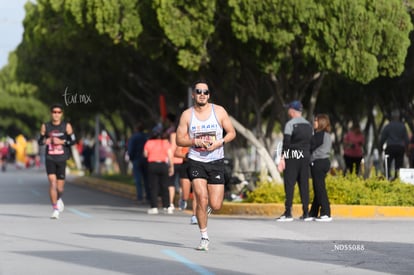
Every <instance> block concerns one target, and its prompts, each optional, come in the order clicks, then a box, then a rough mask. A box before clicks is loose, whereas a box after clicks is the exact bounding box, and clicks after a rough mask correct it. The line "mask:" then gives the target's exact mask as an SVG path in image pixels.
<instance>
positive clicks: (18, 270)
mask: <svg viewBox="0 0 414 275" xmlns="http://www.w3.org/2000/svg"><path fill="white" fill-rule="evenodd" d="M64 202H65V211H64V212H63V213H62V214H61V218H60V219H59V220H51V219H50V218H49V216H50V214H51V212H52V211H51V210H52V209H51V206H50V204H49V198H48V183H47V181H46V174H45V172H44V171H37V170H20V171H17V170H15V169H13V168H10V169H9V170H8V171H7V172H6V173H0V274H4V275H9V274H41V275H48V274H53V275H64V274H70V275H74V274H76V275H80V274H88V275H93V274H100V275H101V274H105V275H107V274H151V275H156V274H202V275H206V274H305V273H306V274H413V270H414V261H413V260H412V259H413V255H414V219H388V220H387V219H376V220H366V219H364V220H362V219H335V220H334V221H333V222H331V223H318V222H306V223H305V222H300V221H294V222H291V223H277V222H275V221H274V220H273V219H270V218H267V217H263V218H260V217H241V216H238V217H235V216H222V215H220V216H218V215H217V216H215V215H214V214H213V215H212V216H211V217H210V220H209V226H208V229H209V237H210V240H211V241H210V250H209V251H208V252H200V251H196V250H195V249H194V248H195V247H196V246H197V245H198V242H199V238H200V235H199V231H198V227H197V226H194V225H190V223H189V222H190V215H189V213H183V212H176V213H174V214H173V215H167V214H159V215H151V216H150V215H147V214H146V210H147V208H146V207H145V206H137V205H135V204H134V202H132V201H129V200H127V199H123V198H119V197H116V196H112V195H108V194H104V193H101V192H99V191H95V190H90V189H86V188H84V187H79V186H76V185H73V184H70V183H68V184H66V189H65V194H64Z"/></svg>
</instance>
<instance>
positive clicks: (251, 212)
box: [68, 177, 414, 218]
mask: <svg viewBox="0 0 414 275" xmlns="http://www.w3.org/2000/svg"><path fill="white" fill-rule="evenodd" d="M68 182H70V183H73V184H76V185H80V186H86V187H89V188H92V189H96V190H100V191H102V192H106V193H110V194H113V195H117V196H121V197H124V198H127V199H130V200H135V198H136V190H135V186H131V185H126V184H121V183H119V182H114V181H107V180H103V179H98V178H93V177H70V178H69V179H68ZM284 210H285V209H284V205H283V204H281V203H266V204H261V203H260V204H259V203H240V202H237V203H234V202H224V204H223V207H222V208H221V209H220V210H219V211H214V214H217V215H244V216H266V217H278V216H280V215H281V214H282V213H283V212H284ZM331 214H332V216H333V217H336V218H414V207H405V206H373V205H331ZM292 215H293V216H294V217H299V216H300V215H302V206H301V205H299V204H295V205H293V209H292Z"/></svg>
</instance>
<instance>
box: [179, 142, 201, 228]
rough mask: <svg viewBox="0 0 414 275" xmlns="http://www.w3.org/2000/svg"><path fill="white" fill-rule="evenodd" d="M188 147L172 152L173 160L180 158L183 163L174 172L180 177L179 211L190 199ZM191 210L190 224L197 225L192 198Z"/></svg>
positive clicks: (195, 207) (195, 203) (194, 198)
mask: <svg viewBox="0 0 414 275" xmlns="http://www.w3.org/2000/svg"><path fill="white" fill-rule="evenodd" d="M188 151H189V149H188V147H181V146H177V147H176V149H175V152H174V157H175V158H181V159H182V160H183V163H182V164H181V165H180V166H179V167H178V171H176V172H177V173H178V174H179V177H180V188H181V192H180V195H181V197H180V200H179V207H180V210H185V209H187V202H188V199H189V198H190V194H191V181H190V179H189V177H188V174H187V168H188V158H187V157H188ZM191 206H192V207H191V208H192V210H193V214H192V215H191V220H190V224H197V223H198V222H197V217H196V209H197V200H196V197H195V196H193V201H192V204H191Z"/></svg>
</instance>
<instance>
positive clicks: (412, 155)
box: [408, 133, 414, 168]
mask: <svg viewBox="0 0 414 275" xmlns="http://www.w3.org/2000/svg"><path fill="white" fill-rule="evenodd" d="M408 156H409V160H410V168H414V133H412V134H411V138H410V144H409V145H408Z"/></svg>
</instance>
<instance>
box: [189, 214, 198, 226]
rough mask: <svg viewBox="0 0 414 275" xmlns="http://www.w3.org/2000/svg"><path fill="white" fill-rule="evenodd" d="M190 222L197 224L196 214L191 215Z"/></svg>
mask: <svg viewBox="0 0 414 275" xmlns="http://www.w3.org/2000/svg"><path fill="white" fill-rule="evenodd" d="M190 224H198V220H197V217H196V216H194V215H193V216H191V221H190Z"/></svg>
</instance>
